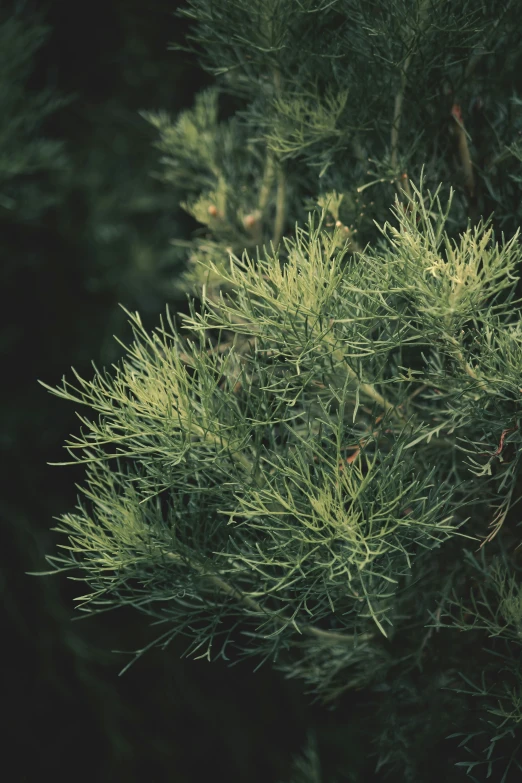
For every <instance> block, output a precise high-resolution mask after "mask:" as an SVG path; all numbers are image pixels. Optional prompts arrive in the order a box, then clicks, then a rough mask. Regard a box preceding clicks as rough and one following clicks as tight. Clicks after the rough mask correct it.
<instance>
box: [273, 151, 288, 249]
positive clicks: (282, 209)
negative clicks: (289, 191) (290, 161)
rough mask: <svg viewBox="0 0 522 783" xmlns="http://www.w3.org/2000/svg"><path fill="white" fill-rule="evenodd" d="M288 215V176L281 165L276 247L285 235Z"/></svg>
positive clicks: (278, 183) (275, 231) (275, 229)
mask: <svg viewBox="0 0 522 783" xmlns="http://www.w3.org/2000/svg"><path fill="white" fill-rule="evenodd" d="M285 217H286V177H285V173H284V171H283V169H282V168H281V166H280V165H279V168H278V171H277V195H276V214H275V224H274V237H273V243H274V247H275V248H277V246H278V244H279V242H280V241H281V237H282V236H283V230H284V227H285Z"/></svg>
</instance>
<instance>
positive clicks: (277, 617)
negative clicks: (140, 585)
mask: <svg viewBox="0 0 522 783" xmlns="http://www.w3.org/2000/svg"><path fill="white" fill-rule="evenodd" d="M165 554H166V556H167V557H168V558H169V560H174V561H176V562H178V563H181V562H183V558H182V557H181V555H177V554H176V553H175V552H166V553H165ZM190 565H191V567H192V568H194V570H195V571H197V572H198V573H199V574H201V576H203V577H205V578H206V579H208V580H209V581H210V582H212V584H213V585H215V587H217V588H218V590H219V591H220V592H221V593H224V594H225V595H230V596H232V597H234V598H237V599H238V600H239V601H240V602H241V603H242V604H244V605H245V606H247V607H248V608H249V609H251V610H252V611H253V612H255V613H256V614H261V615H265V616H266V617H267V618H268V619H270V620H273V621H274V622H275V623H277V624H279V625H282V626H284V627H285V628H286V627H287V626H289V625H293V626H294V628H295V629H296V631H297V632H298V633H301V634H306V635H308V636H315V637H317V638H321V639H324V640H325V641H330V642H332V644H340V643H341V644H352V643H353V641H354V639H355V635H354V634H342V633H339V632H337V631H325V630H323V629H322V628H316V627H315V626H314V625H305V626H303V627H302V628H299V627H298V626H297V624H296V623H295V620H291V619H289V618H288V617H285V616H284V615H282V614H280V613H279V612H267V611H266V610H265V609H264V608H263V607H262V606H261V604H259V603H258V602H257V601H256V600H254V599H253V598H251V597H250V596H249V595H245V593H243V592H242V591H241V590H239V589H238V588H237V587H234V586H233V585H230V584H229V583H228V582H226V581H225V580H224V579H223V578H222V577H221V576H219V575H217V574H208V573H206V572H205V571H204V570H203V567H202V566H200V565H199V564H198V563H190ZM357 638H360V639H363V640H365V641H367V640H369V639H373V635H372V634H361V635H359V636H358V637H357Z"/></svg>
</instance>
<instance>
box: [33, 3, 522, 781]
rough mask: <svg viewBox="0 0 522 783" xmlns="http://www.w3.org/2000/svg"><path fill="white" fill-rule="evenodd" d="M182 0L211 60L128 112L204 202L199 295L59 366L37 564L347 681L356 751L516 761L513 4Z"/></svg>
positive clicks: (493, 767) (348, 775) (421, 764)
mask: <svg viewBox="0 0 522 783" xmlns="http://www.w3.org/2000/svg"><path fill="white" fill-rule="evenodd" d="M182 14H183V15H184V16H185V17H186V18H188V19H190V20H191V21H192V27H191V33H190V35H189V40H190V41H192V42H193V43H195V45H196V50H197V51H198V52H199V53H200V55H201V59H202V63H203V65H204V66H205V67H206V68H207V69H208V70H209V71H210V72H212V73H213V74H214V75H216V76H217V77H218V79H217V82H216V84H215V85H213V86H212V87H210V88H208V89H206V90H205V91H203V92H201V93H200V94H199V95H198V96H197V98H196V101H195V104H194V107H193V109H191V110H188V111H184V112H182V113H181V114H180V115H179V116H178V117H177V118H174V119H172V118H171V117H170V115H169V113H168V112H166V111H163V110H159V111H145V112H143V117H144V118H145V119H147V120H149V121H150V123H151V124H152V126H154V127H155V128H156V131H157V141H156V146H157V147H158V148H159V150H160V151H161V154H162V157H161V167H162V172H161V174H159V175H158V176H160V178H161V179H163V180H164V181H165V183H167V184H169V185H171V186H172V185H174V186H175V187H176V188H179V191H180V193H181V196H180V197H181V199H182V203H183V206H184V208H185V209H186V211H187V212H189V214H191V215H192V216H193V217H194V218H195V219H196V220H197V221H198V222H199V224H200V226H201V228H200V229H198V231H197V232H196V233H195V236H194V238H193V239H192V240H191V241H186V240H179V239H178V240H177V246H178V249H183V248H187V249H188V252H187V255H188V258H189V261H190V264H189V266H190V269H189V273H188V274H187V276H186V279H185V283H188V282H190V283H191V284H192V285H193V287H194V289H195V291H196V292H197V294H198V297H199V302H197V303H195V302H191V305H190V312H189V313H188V314H186V315H185V316H183V317H182V319H181V326H179V325H177V324H175V323H174V321H173V318H172V316H171V315H170V314H169V313H168V312H167V316H166V318H165V319H164V321H162V323H161V325H160V326H159V327H158V328H157V329H156V330H155V331H154V332H150V331H149V330H148V329H146V328H145V327H144V326H143V324H142V321H141V319H140V317H139V316H138V315H134V316H131V323H132V328H133V332H134V341H133V342H132V343H131V344H130V345H129V346H128V347H127V348H126V352H125V355H124V357H123V359H122V361H121V362H120V363H119V364H118V365H115V366H113V367H112V368H111V370H110V371H98V370H96V371H95V374H94V378H93V379H92V380H89V379H85V378H84V377H83V376H82V375H81V374H80V373H76V372H75V373H74V376H75V378H74V380H73V381H66V380H64V382H63V385H62V386H61V387H60V388H59V389H57V390H54V393H55V394H57V395H58V396H60V397H63V398H65V399H68V400H72V401H74V402H75V403H76V404H77V405H80V406H81V411H82V413H81V417H80V419H81V431H80V434H78V435H75V436H73V437H72V438H71V440H70V441H69V442H68V444H67V450H68V452H69V454H70V456H71V462H72V463H76V462H78V463H81V464H83V465H85V469H86V474H87V479H86V484H85V486H84V489H83V499H82V500H81V502H80V505H79V506H78V508H77V510H76V511H75V512H74V513H69V514H66V515H63V516H62V517H61V518H60V521H59V525H58V528H57V529H58V530H59V531H60V532H62V533H64V534H65V536H66V538H64V539H63V540H64V542H65V541H67V543H63V544H62V547H61V550H60V553H59V554H56V555H52V556H49V558H48V559H49V562H50V564H51V565H52V567H53V569H58V570H64V571H69V570H71V571H73V572H74V575H75V578H80V579H82V580H84V581H85V582H86V584H87V585H88V592H87V593H86V594H85V595H83V596H81V597H80V598H79V599H78V600H79V602H80V608H81V609H82V610H84V611H91V612H95V613H96V612H104V611H105V610H107V609H109V608H117V607H121V606H125V605H127V606H131V607H135V608H138V609H140V610H141V611H143V612H145V613H146V614H148V615H149V616H151V617H152V618H153V620H154V621H155V623H156V624H157V625H158V626H160V631H159V633H158V638H157V640H156V642H157V643H158V644H160V645H162V646H164V647H167V646H168V645H169V644H170V643H171V642H172V640H173V639H174V638H175V637H178V636H180V635H182V636H184V637H186V638H187V639H188V646H187V650H186V652H187V654H191V655H195V656H196V657H203V658H205V657H206V658H208V659H209V660H210V659H214V658H219V657H222V658H225V659H228V658H232V660H237V657H238V656H239V655H244V656H252V657H253V658H254V659H255V661H256V663H259V664H260V663H262V662H264V661H268V662H271V663H272V664H274V665H275V667H276V668H277V669H279V670H280V671H283V672H284V673H285V675H286V676H287V677H288V678H296V679H298V680H300V681H301V682H302V683H303V685H304V687H305V688H306V690H307V691H309V692H312V693H314V694H315V695H316V696H317V697H318V698H319V699H320V700H321V701H322V702H325V703H327V704H330V705H340V704H342V703H343V700H345V699H349V698H350V695H349V692H350V691H352V692H353V691H354V690H355V691H356V692H359V693H362V694H363V695H364V696H365V699H364V702H365V704H364V708H362V707H361V710H360V713H358V714H359V717H360V720H361V725H362V726H363V728H362V729H361V737H364V742H365V743H366V745H365V746H364V748H363V749H360V748H359V752H360V753H361V754H362V756H363V757H364V759H365V760H366V759H367V758H369V759H371V762H372V767H373V770H375V776H376V780H384V779H386V778H388V779H391V780H397V781H399V780H400V781H409V782H411V783H424V781H426V782H428V781H435V780H441V779H444V780H448V781H453V780H455V781H458V780H463V779H465V778H466V773H468V774H469V775H470V776H471V778H472V779H474V780H482V779H484V778H485V777H487V776H491V775H495V776H497V777H498V779H501V780H503V781H506V782H507V781H516V780H517V779H518V775H519V774H520V771H521V770H522V754H521V752H520V749H519V747H520V729H519V725H520V722H521V719H522V708H521V704H522V702H521V698H522V697H521V674H520V665H519V658H520V649H519V647H520V638H521V637H520V633H521V631H520V629H521V627H522V619H521V618H522V602H521V600H520V595H519V593H520V584H519V581H520V580H519V578H518V574H519V565H518V559H519V549H518V546H519V536H520V534H519V531H517V522H518V518H517V514H518V501H519V500H520V491H521V485H520V460H521V455H522V450H521V435H520V395H521V394H522V331H521V330H520V316H519V306H520V299H518V298H517V286H518V281H519V271H520V260H521V249H520V239H519V234H518V226H519V223H520V218H521V215H520V199H519V188H520V161H521V159H522V154H521V151H520V140H519V133H520V130H521V126H520V116H519V115H520V112H519V109H520V98H519V95H518V93H519V92H520V87H521V85H519V84H518V81H517V80H518V79H519V78H520V77H519V73H520V72H522V69H521V67H520V66H521V65H522V63H521V60H520V58H521V57H522V49H521V46H520V42H521V41H520V32H519V28H518V26H517V24H516V21H517V7H516V4H515V3H510V2H508V0H504V1H503V2H501V1H500V0H499V2H493V3H488V4H485V3H484V4H477V3H471V2H465V1H464V0H463V2H460V3H454V2H444V3H435V2H431V1H430V0H394V2H391V3H386V4H384V3H373V2H367V1H366V0H365V1H364V2H362V1H361V2H359V1H358V0H328V1H327V0H324V1H323V2H311V0H284V2H282V1H281V0H267V1H265V2H255V3H252V2H247V0H225V1H224V2H220V3H213V2H208V0H189V2H188V3H187V4H186V6H185V8H184V10H183V11H182ZM500 74H501V76H500ZM86 408H87V409H90V414H89V415H87V414H86V413H85V410H86ZM93 414H94V416H93ZM143 651H144V649H142V650H140V651H139V654H141V653H142V652H143ZM346 731H347V734H346V736H347V742H348V741H350V742H351V741H354V740H353V737H354V727H353V726H348V727H347V729H346ZM348 738H350V739H349V740H348ZM360 744H361V743H360V742H359V745H360ZM434 753H436V755H437V758H438V761H437V762H436V763H435V762H434V760H433V759H432V756H433V754H434ZM319 758H320V753H319V751H317V749H316V747H315V746H314V745H313V744H311V745H310V746H309V749H308V752H307V755H305V756H304V757H303V758H302V759H300V760H299V759H298V760H297V761H296V766H295V775H294V780H295V782H296V783H297V781H302V782H304V781H310V783H311V782H312V781H315V782H317V781H319V780H323V779H326V778H325V777H324V775H325V774H329V773H324V774H323V773H322V771H321V767H322V766H323V764H322V762H321V763H320V762H319ZM324 766H325V769H326V765H324ZM335 775H337V778H338V779H339V780H347V781H348V780H349V781H362V780H366V779H367V777H366V775H367V772H366V771H363V765H362V764H358V763H357V762H354V763H353V764H351V763H350V761H349V760H347V759H346V760H345V761H344V764H343V765H342V768H339V769H338V770H334V771H333V772H332V776H335ZM332 779H333V778H332Z"/></svg>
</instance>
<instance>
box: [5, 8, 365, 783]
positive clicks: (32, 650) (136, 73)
mask: <svg viewBox="0 0 522 783" xmlns="http://www.w3.org/2000/svg"><path fill="white" fill-rule="evenodd" d="M175 8H176V3H175V2H168V0H104V2H100V0H91V2H89V3H74V2H70V0H54V1H53V0H47V2H46V3H45V4H44V5H43V6H42V4H40V3H36V2H34V3H26V2H23V3H20V2H18V3H11V4H9V3H5V4H3V6H2V22H3V23H6V22H8V20H9V19H10V17H11V16H13V17H16V18H17V19H19V20H22V22H23V23H24V24H27V25H28V26H29V28H31V26H33V25H36V24H37V23H38V24H43V25H44V26H47V28H48V29H47V32H46V35H45V36H44V40H42V44H41V45H40V46H39V47H38V48H37V50H36V51H35V53H34V56H32V58H31V67H30V69H29V73H28V75H27V78H26V79H25V80H22V76H21V75H20V76H18V75H17V74H18V71H17V70H16V68H15V69H14V71H11V72H10V73H11V76H9V78H11V79H12V78H14V79H18V78H20V85H19V87H20V90H21V91H22V92H23V95H25V98H23V100H22V101H21V103H20V104H17V105H18V107H19V108H18V109H17V110H16V109H15V108H13V105H14V104H13V105H11V104H9V106H8V107H7V109H6V108H5V107H4V111H11V112H12V113H13V116H12V117H11V116H8V117H7V118H5V116H4V120H3V121H4V122H5V123H7V124H8V125H9V126H10V127H12V123H13V122H16V111H22V110H23V106H24V101H25V100H26V99H27V97H28V96H34V95H37V94H39V93H40V92H41V91H42V90H48V89H50V90H52V91H53V92H55V93H56V94H57V95H59V96H61V97H63V98H65V99H66V102H65V103H64V104H63V105H61V106H57V107H56V108H55V109H54V110H53V111H51V112H49V113H48V114H47V116H45V117H44V118H43V120H42V122H41V123H40V124H39V126H38V127H37V128H34V129H31V131H30V132H31V133H34V134H35V135H38V136H42V137H45V138H47V139H50V140H57V141H61V142H63V147H62V151H61V153H60V154H61V155H62V157H63V160H62V164H61V165H60V166H59V167H58V169H57V171H55V172H51V173H46V172H43V173H42V172H41V171H31V170H26V171H25V172H22V173H21V174H20V175H19V176H18V179H16V178H15V180H13V181H14V182H15V184H14V185H13V188H14V191H13V192H15V191H16V192H17V193H18V191H17V188H29V190H30V191H31V193H33V195H34V194H36V196H35V202H34V203H35V204H36V207H34V205H33V207H32V208H30V205H29V202H27V201H24V198H22V197H20V199H19V200H18V202H17V198H18V196H16V197H15V198H14V201H13V203H11V202H9V204H8V205H7V206H3V207H1V208H0V229H1V231H0V249H1V253H2V260H1V273H0V274H1V280H2V303H3V307H2V317H1V331H0V349H1V351H2V366H3V372H2V377H3V380H2V385H1V389H2V404H1V416H2V422H1V428H0V447H1V451H2V464H3V467H2V474H1V475H2V480H3V488H2V493H1V497H0V513H1V516H2V528H1V530H2V537H3V546H2V554H1V583H0V586H1V590H2V603H3V610H4V615H3V621H2V648H3V656H2V659H3V660H2V668H1V671H2V680H3V682H2V724H3V727H2V732H1V736H2V739H3V745H4V748H3V752H2V757H3V763H2V764H1V767H2V768H4V772H5V771H6V770H9V772H7V777H6V778H4V779H6V780H9V781H28V782H31V783H32V781H36V780H40V779H41V778H42V777H44V776H46V777H47V778H48V779H49V780H51V779H52V780H57V781H62V780H64V781H65V780H67V781H69V780H74V781H75V782H76V783H78V781H83V780H85V781H87V780H89V781H90V780H96V781H109V780H110V781H117V780H118V781H119V780H122V781H123V780H125V781H126V782H128V783H131V781H141V780H145V779H147V780H154V781H176V783H196V782H198V783H199V782H200V781H218V780H219V781H221V780H228V781H259V783H261V782H263V783H269V781H277V780H280V779H285V777H286V778H288V776H289V774H290V772H289V771H290V765H291V760H292V755H293V754H294V753H295V752H297V751H298V750H299V749H300V748H301V747H302V745H303V743H304V742H305V740H306V736H307V731H308V728H309V726H310V725H312V724H315V725H316V726H320V734H321V737H322V739H321V742H322V743H323V747H324V749H325V750H326V752H325V753H324V757H325V758H326V759H330V760H331V763H332V764H333V765H335V762H336V758H337V755H338V752H339V751H338V748H339V747H341V746H343V721H345V722H346V721H349V715H348V714H346V711H345V713H344V715H343V720H341V719H340V718H341V716H340V713H332V712H326V711H323V710H321V709H320V708H319V707H311V706H309V699H308V697H306V696H305V695H303V694H302V693H301V689H300V687H299V685H298V684H291V685H290V684H288V683H286V682H285V681H284V680H283V679H282V678H281V677H280V676H279V675H277V674H275V673H273V672H272V671H271V670H270V668H269V667H268V666H265V667H263V668H261V669H260V670H259V671H258V672H256V673H255V674H253V671H252V670H253V668H254V663H252V662H250V663H242V664H240V665H237V666H234V667H232V668H230V667H227V666H226V665H225V664H224V663H221V662H219V663H213V664H209V663H208V662H206V661H192V660H186V659H182V658H181V654H182V652H183V649H184V644H183V641H182V640H181V641H180V642H179V644H173V645H172V646H171V647H170V648H169V649H168V650H167V651H165V652H163V651H158V650H152V651H151V652H149V653H147V654H146V655H144V656H143V657H142V658H141V659H140V660H139V661H138V662H137V663H136V664H135V665H134V666H133V667H132V668H131V669H130V670H129V671H128V672H127V673H126V674H125V675H124V676H123V677H119V676H118V673H119V671H120V670H121V668H122V667H123V666H124V665H125V664H126V663H127V662H128V660H129V656H128V655H126V654H122V653H116V652H114V651H115V650H120V651H121V650H123V651H132V650H135V649H136V648H140V647H144V646H146V644H147V643H148V642H149V641H150V640H152V639H153V634H154V629H150V628H149V626H148V624H147V620H146V619H145V618H143V617H141V616H139V615H137V614H134V613H131V612H128V613H127V612H120V613H111V614H108V615H103V616H99V617H95V618H87V619H83V620H82V621H81V622H73V621H72V618H73V617H74V616H75V612H74V600H73V599H74V597H75V596H77V595H78V594H79V593H81V591H82V587H81V584H79V583H75V582H74V581H71V580H69V579H67V578H66V577H65V576H63V575H60V576H52V577H35V576H28V575H27V574H26V572H28V571H38V570H44V569H45V568H46V567H47V564H46V562H45V559H44V557H45V554H52V553H53V551H54V549H55V547H56V543H57V540H58V537H57V536H55V534H54V533H52V532H51V531H50V528H51V527H52V525H53V517H55V516H57V515H59V514H60V513H62V512H64V511H66V510H71V509H72V508H73V506H74V505H75V502H76V489H75V482H81V480H82V472H81V469H79V468H77V467H67V468H66V467H50V466H48V464H47V463H48V462H53V461H60V460H61V459H64V458H65V454H64V452H63V449H62V445H63V442H64V440H65V439H66V437H67V436H68V434H69V433H71V432H74V431H75V429H76V428H77V419H76V418H75V414H74V410H73V409H72V408H71V407H70V406H69V405H68V404H67V403H64V402H62V401H60V400H58V399H56V398H54V397H52V396H51V395H50V394H49V393H47V392H46V391H45V390H44V389H43V388H42V387H41V386H39V385H38V383H37V381H38V379H40V380H42V381H44V382H46V383H48V384H50V385H52V386H54V385H56V384H57V383H59V381H60V379H61V377H62V375H63V374H67V373H68V372H69V370H70V367H71V366H74V367H75V368H76V369H77V370H78V371H79V372H80V373H82V374H87V375H88V374H89V367H90V362H91V360H93V361H95V362H96V363H97V364H98V365H103V364H110V363H111V362H113V361H115V360H116V359H117V358H118V354H119V349H118V345H117V343H116V342H115V341H114V339H113V335H117V336H118V337H120V338H121V339H123V340H125V339H126V338H127V337H128V332H127V326H126V316H125V315H124V314H123V312H122V311H121V310H120V308H119V307H118V303H121V304H123V305H125V306H126V307H127V308H129V309H139V310H140V313H141V315H142V317H143V318H144V321H145V322H146V323H147V324H150V325H153V324H154V323H155V322H156V320H157V318H158V316H159V313H160V312H161V311H162V310H163V309H164V307H165V305H166V303H170V304H171V305H172V307H173V308H174V309H175V310H179V309H183V308H184V307H185V306H186V305H185V299H184V297H182V296H181V297H180V295H179V294H176V293H175V290H174V285H173V284H174V283H175V281H176V277H177V276H179V272H180V270H181V268H182V264H183V259H182V258H180V257H179V256H178V255H176V252H175V251H174V249H173V247H172V245H170V244H169V238H171V237H173V236H177V237H183V236H189V235H190V232H191V231H192V230H193V229H194V225H193V224H192V222H191V221H190V220H189V218H187V217H186V216H184V214H183V212H182V211H181V210H180V209H179V208H178V199H177V194H176V193H175V192H173V191H172V189H169V188H167V187H166V186H165V185H163V184H161V183H160V182H159V181H158V180H155V179H153V178H152V177H151V176H150V172H151V171H152V170H153V169H154V166H155V165H156V161H157V158H158V153H157V152H156V151H155V150H154V148H153V145H152V141H153V138H154V134H153V132H152V130H151V129H150V128H149V126H148V125H147V123H146V122H145V121H144V120H143V119H142V118H141V117H140V116H139V114H138V112H139V110H141V109H165V110H167V111H169V112H171V113H173V114H175V113H176V112H178V111H180V110H182V109H184V108H187V107H189V106H190V105H191V103H192V99H193V95H194V93H195V92H196V91H197V90H198V89H200V88H201V87H202V86H204V85H205V84H208V83H209V81H210V77H208V76H207V75H205V74H204V73H203V72H201V71H200V69H199V68H198V65H197V62H196V61H195V59H194V58H192V57H190V56H188V55H185V54H182V53H179V52H175V51H168V49H167V47H168V44H169V42H172V41H178V42H179V41H183V38H184V35H185V32H186V29H187V23H186V22H185V21H181V20H180V19H177V18H176V17H175V16H174V15H173V12H174V10H175ZM36 12H38V14H39V20H38V21H36V20H35V13H36ZM10 35H11V34H10ZM21 49H22V50H23V44H21ZM8 66H9V63H7V66H6V67H8ZM13 73H14V74H15V75H14V76H13V75H12V74H13ZM6 78H7V77H6ZM2 90H3V88H2ZM2 90H0V108H2V107H3V103H2V102H3V96H4V92H3V91H2ZM20 107H21V108H20ZM1 144H2V135H1V134H0V148H1ZM18 145H19V149H18V152H19V153H21V154H23V149H24V140H23V138H22V137H21V136H20V137H19V139H18ZM0 152H1V149H0ZM20 192H21V191H20ZM24 192H25V191H24ZM15 202H17V203H15ZM6 204H7V202H6ZM344 745H345V743H344ZM352 760H353V759H352ZM328 763H330V762H328ZM362 763H364V762H362Z"/></svg>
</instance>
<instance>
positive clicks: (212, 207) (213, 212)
mask: <svg viewBox="0 0 522 783" xmlns="http://www.w3.org/2000/svg"><path fill="white" fill-rule="evenodd" d="M217 213H218V209H217V207H216V205H215V204H211V205H210V206H209V208H208V214H209V215H211V216H212V217H217Z"/></svg>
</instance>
